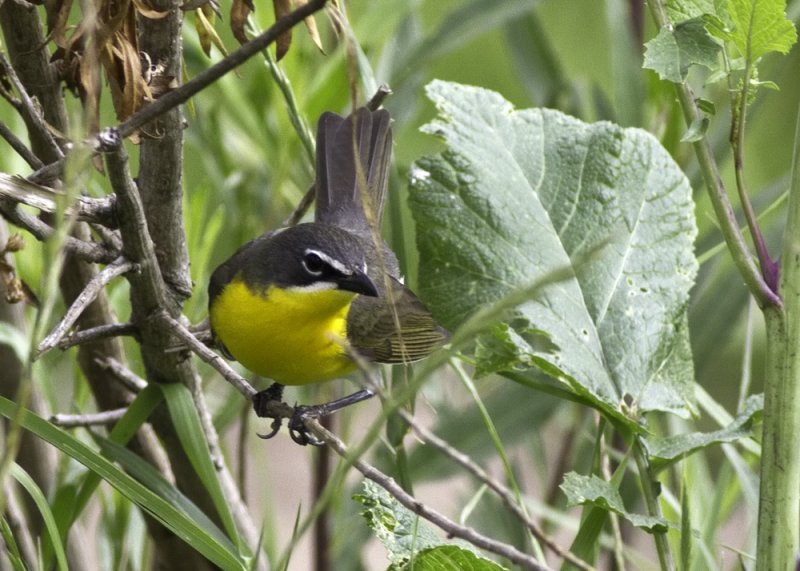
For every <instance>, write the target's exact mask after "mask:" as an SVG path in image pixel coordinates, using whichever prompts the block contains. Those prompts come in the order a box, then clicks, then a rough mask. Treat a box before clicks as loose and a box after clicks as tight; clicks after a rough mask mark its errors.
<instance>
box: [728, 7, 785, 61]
mask: <svg viewBox="0 0 800 571" xmlns="http://www.w3.org/2000/svg"><path fill="white" fill-rule="evenodd" d="M785 7H786V2H785V1H784V0H730V3H729V8H728V10H729V14H730V18H731V21H732V22H733V26H734V29H733V31H732V32H731V34H730V38H731V40H732V41H733V43H734V44H735V45H736V49H738V50H739V53H741V54H742V56H744V57H746V58H747V59H749V61H751V62H754V61H755V60H757V59H758V58H760V57H761V56H763V55H765V54H768V53H769V52H780V53H783V54H785V53H788V52H789V48H791V47H792V45H794V43H795V42H796V41H797V31H796V30H795V28H794V24H793V23H792V22H791V20H789V19H788V18H786V14H785V13H784V9H785Z"/></svg>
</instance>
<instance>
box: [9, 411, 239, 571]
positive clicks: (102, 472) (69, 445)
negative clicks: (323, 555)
mask: <svg viewBox="0 0 800 571" xmlns="http://www.w3.org/2000/svg"><path fill="white" fill-rule="evenodd" d="M18 415H19V416H18ZM0 416H4V417H6V418H15V417H17V418H21V422H20V426H21V427H22V428H24V429H25V430H28V431H30V432H31V433H33V434H35V435H36V436H37V437H39V438H41V439H43V440H45V441H46V442H48V443H50V444H52V445H53V446H55V447H56V448H58V449H59V450H60V451H61V452H63V453H64V454H66V455H67V456H69V457H70V458H72V459H74V460H75V461H77V462H79V463H81V464H83V465H84V466H86V467H87V468H88V469H89V470H91V471H92V472H93V473H95V474H97V475H98V476H100V477H101V478H102V479H103V480H105V481H106V482H108V483H109V484H110V485H111V486H112V487H113V488H115V489H116V490H117V491H119V492H120V493H121V494H122V495H123V496H125V497H126V498H128V499H129V500H130V501H132V502H133V503H135V504H136V505H138V506H139V507H140V508H141V509H143V510H144V511H146V512H148V513H149V514H150V515H152V516H153V517H154V518H155V519H157V520H158V521H160V522H161V523H162V524H163V525H164V526H165V527H167V528H168V529H170V530H172V532H173V533H175V534H176V535H177V536H178V537H180V538H181V539H182V540H183V541H185V542H186V543H188V544H189V545H190V546H192V547H193V548H194V549H196V550H197V551H198V552H199V553H201V554H202V555H203V556H204V557H206V558H208V559H209V560H210V561H212V562H213V563H214V564H215V565H218V566H220V567H221V568H222V569H225V570H231V571H233V570H236V571H239V570H243V569H245V568H246V565H245V564H244V562H243V561H242V559H241V558H240V557H239V555H238V554H237V553H235V552H232V551H231V550H229V549H226V547H225V545H223V544H221V543H220V542H218V541H216V540H215V539H214V537H213V536H211V535H210V534H208V532H207V530H205V529H203V528H202V527H200V526H198V525H197V524H196V522H195V521H194V520H192V518H190V517H189V516H188V515H187V514H185V513H184V512H182V511H180V510H178V509H177V508H176V507H175V506H172V505H170V504H169V503H168V502H166V501H165V500H164V499H162V498H160V497H159V496H158V495H157V494H155V493H153V492H152V491H150V490H148V489H147V488H145V487H144V486H143V485H142V484H140V483H139V482H137V481H136V480H134V479H133V478H132V477H131V476H129V475H128V474H126V473H125V472H123V471H122V470H120V469H119V468H117V467H116V466H114V465H113V464H112V463H111V462H109V461H108V460H107V459H105V458H103V456H101V455H100V454H98V453H97V452H96V451H94V450H92V449H91V448H89V447H88V446H87V445H86V444H84V443H83V442H81V441H79V440H77V439H76V438H74V437H72V436H71V435H70V434H68V433H67V432H64V431H63V430H61V429H59V428H57V427H55V426H53V425H52V424H50V423H49V422H47V421H46V420H45V419H43V418H41V417H39V416H37V415H35V414H34V413H33V412H31V411H28V410H26V411H23V412H22V413H21V414H20V412H19V407H18V406H17V405H16V404H15V403H13V402H12V401H10V400H8V399H6V398H2V397H0Z"/></svg>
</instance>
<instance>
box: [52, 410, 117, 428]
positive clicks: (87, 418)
mask: <svg viewBox="0 0 800 571" xmlns="http://www.w3.org/2000/svg"><path fill="white" fill-rule="evenodd" d="M127 410H128V409H127V408H115V409H113V410H104V411H102V412H95V413H92V414H63V413H57V414H54V415H53V416H51V417H50V422H52V423H53V424H57V425H58V426H60V427H62V428H76V427H79V426H96V425H106V424H114V423H115V422H117V421H118V420H119V419H121V418H122V417H123V415H124V414H125V412H126V411H127Z"/></svg>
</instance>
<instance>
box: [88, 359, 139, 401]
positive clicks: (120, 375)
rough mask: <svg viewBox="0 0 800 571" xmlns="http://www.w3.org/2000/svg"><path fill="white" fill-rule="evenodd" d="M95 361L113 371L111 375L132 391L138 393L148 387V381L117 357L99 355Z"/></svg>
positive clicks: (110, 371) (101, 366) (106, 369)
mask: <svg viewBox="0 0 800 571" xmlns="http://www.w3.org/2000/svg"><path fill="white" fill-rule="evenodd" d="M94 362H95V363H96V364H97V366H98V367H100V368H101V369H103V370H104V371H108V372H109V373H111V376H113V377H114V378H115V379H116V380H117V381H119V382H120V383H121V384H122V385H123V386H124V387H125V388H127V389H128V390H130V391H131V392H132V393H138V392H140V391H143V390H144V389H145V387H147V381H145V380H144V379H143V378H142V377H140V376H139V375H137V374H135V373H134V372H133V371H131V370H130V369H129V368H128V367H126V366H125V365H123V364H122V363H120V362H119V361H117V360H116V359H112V358H110V357H108V358H103V357H98V358H97V359H95V360H94Z"/></svg>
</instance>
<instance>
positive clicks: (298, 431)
mask: <svg viewBox="0 0 800 571" xmlns="http://www.w3.org/2000/svg"><path fill="white" fill-rule="evenodd" d="M317 416H319V411H318V410H317V407H313V406H303V405H297V406H295V407H294V413H292V418H290V419H289V436H291V437H292V440H294V441H295V442H296V443H297V444H299V445H300V446H307V445H309V444H310V445H311V446H322V445H323V444H325V443H324V442H323V441H322V440H320V439H319V438H317V437H316V436H314V435H313V434H312V433H311V432H310V431H309V430H308V428H307V427H306V419H307V418H316V417H317Z"/></svg>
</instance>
